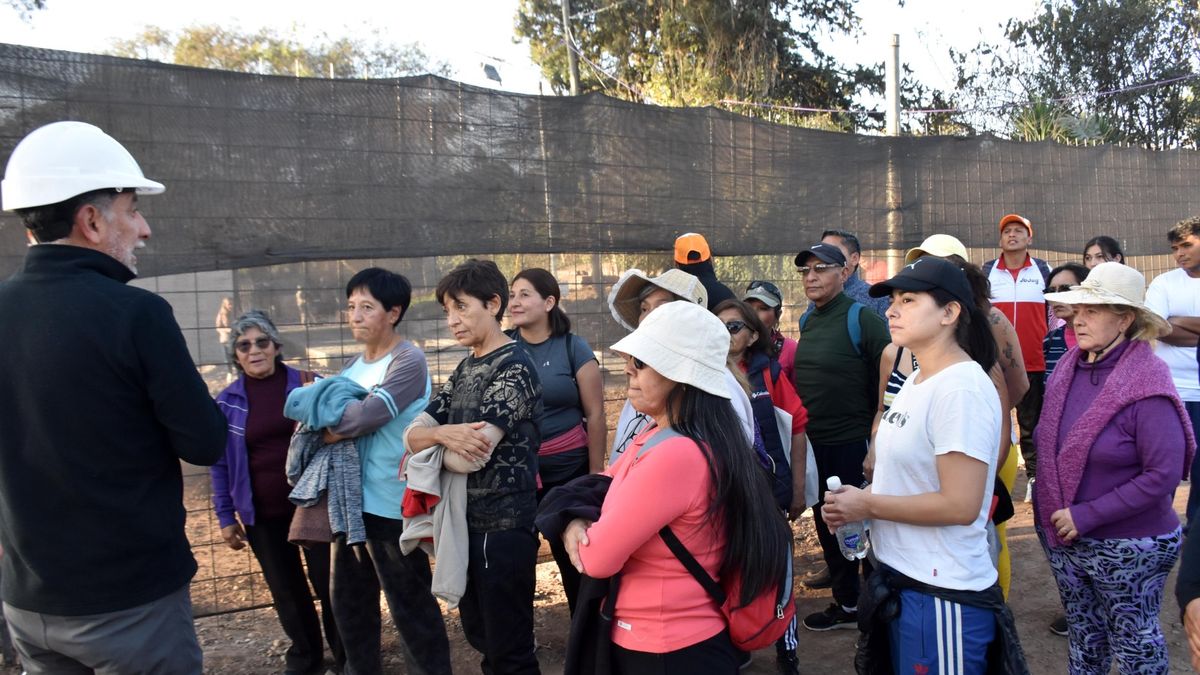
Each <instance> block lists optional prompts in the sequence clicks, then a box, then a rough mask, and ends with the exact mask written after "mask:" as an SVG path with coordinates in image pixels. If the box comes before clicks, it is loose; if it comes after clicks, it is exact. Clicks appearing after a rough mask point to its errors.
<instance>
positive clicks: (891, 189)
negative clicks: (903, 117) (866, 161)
mask: <svg viewBox="0 0 1200 675" xmlns="http://www.w3.org/2000/svg"><path fill="white" fill-rule="evenodd" d="M888 47H889V49H888V55H887V61H885V62H884V68H883V69H884V87H885V94H886V98H887V101H886V104H885V105H886V106H887V112H886V115H885V117H884V120H885V122H886V126H887V135H888V136H899V135H900V36H899V35H895V34H893V35H892V36H891V38H889V39H888ZM896 145H897V144H896V143H892V142H889V143H887V144H886V148H887V178H886V179H885V180H886V183H885V185H884V186H883V188H884V197H885V199H886V200H887V237H888V248H889V249H895V248H896V244H897V242H900V241H903V235H904V212H903V211H902V210H901V205H902V204H903V203H904V199H903V196H904V195H903V183H902V181H901V180H900V168H899V166H898V162H897V158H896V155H897V153H898V152H899V150H898V149H897V147H896ZM901 262H902V261H901V260H899V259H897V258H895V257H892V256H889V257H888V274H894V273H895V272H896V271H897V270H898V269H899V267H900V263H901Z"/></svg>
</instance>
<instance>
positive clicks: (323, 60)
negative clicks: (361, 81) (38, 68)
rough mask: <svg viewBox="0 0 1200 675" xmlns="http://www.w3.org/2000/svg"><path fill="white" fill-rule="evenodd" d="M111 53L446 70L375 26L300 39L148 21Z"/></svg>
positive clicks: (363, 72)
mask: <svg viewBox="0 0 1200 675" xmlns="http://www.w3.org/2000/svg"><path fill="white" fill-rule="evenodd" d="M110 53H111V54H113V55H115V56H125V57H129V58H138V59H151V60H155V61H163V62H166V63H175V64H179V65H185V66H197V67H200V68H216V69H220V70H234V71H240V72H248V73H261V74H264V75H295V76H298V77H330V76H332V77H342V78H350V77H362V78H386V77H400V76H404V75H414V74H418V73H425V72H430V73H433V74H435V75H442V76H449V75H450V74H451V69H450V67H449V65H448V64H446V63H434V62H431V61H430V59H429V57H428V56H427V55H426V54H425V52H424V51H423V50H422V49H421V46H420V45H419V44H417V43H413V44H408V45H396V44H394V43H391V42H387V41H386V40H384V39H383V38H382V37H381V35H380V33H379V32H375V33H374V34H373V36H372V38H371V39H367V40H364V39H351V38H345V37H342V38H331V37H330V36H328V35H322V36H321V37H319V38H318V39H317V40H316V41H314V42H313V43H311V44H304V43H302V42H301V41H300V39H299V38H297V37H296V36H295V34H294V31H293V34H292V35H281V34H279V33H278V32H276V31H275V30H273V29H270V28H262V29H259V30H258V31H256V32H253V33H249V32H242V31H240V30H238V29H231V28H223V27H221V26H217V25H212V24H210V25H198V26H191V27H189V28H185V29H183V30H182V31H179V32H178V33H176V32H172V31H168V30H165V29H163V28H159V27H157V26H147V27H146V28H145V29H143V30H142V32H141V33H139V34H137V35H135V36H133V37H131V38H128V39H123V40H115V41H113V43H112V49H111V51H110Z"/></svg>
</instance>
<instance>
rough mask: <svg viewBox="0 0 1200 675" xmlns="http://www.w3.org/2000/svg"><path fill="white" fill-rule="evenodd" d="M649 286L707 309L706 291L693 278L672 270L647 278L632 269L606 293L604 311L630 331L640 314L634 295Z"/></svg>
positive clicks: (643, 273) (640, 272)
mask: <svg viewBox="0 0 1200 675" xmlns="http://www.w3.org/2000/svg"><path fill="white" fill-rule="evenodd" d="M650 285H654V286H658V287H659V288H662V289H665V290H668V291H670V292H672V293H674V294H675V295H677V296H679V297H680V298H683V299H684V300H689V301H691V302H694V303H696V304H697V305H700V306H701V307H708V291H706V290H704V284H702V283H700V280H699V279H697V278H696V277H695V275H692V274H688V273H687V272H684V271H683V270H678V269H674V268H672V269H669V270H667V271H666V272H663V273H662V274H660V275H658V276H656V277H651V276H648V275H647V274H646V273H645V272H643V271H641V270H639V269H637V268H636V267H635V268H633V269H629V270H625V272H624V273H623V274H622V275H621V278H620V279H618V280H617V283H615V284H613V287H612V290H611V291H610V292H609V294H608V308H609V310H610V311H612V316H613V319H616V321H617V323H619V324H621V325H622V326H624V327H625V329H626V330H633V329H634V328H636V327H637V320H638V315H639V314H641V307H639V303H638V294H640V293H641V292H642V289H643V288H645V287H646V286H650ZM727 347H728V345H727Z"/></svg>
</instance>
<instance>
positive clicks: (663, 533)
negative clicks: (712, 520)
mask: <svg viewBox="0 0 1200 675" xmlns="http://www.w3.org/2000/svg"><path fill="white" fill-rule="evenodd" d="M658 536H660V537H662V540H663V543H665V544H666V545H667V548H669V549H671V553H674V554H675V557H676V558H678V559H679V562H681V563H683V566H684V567H685V568H687V571H688V572H691V573H692V576H693V577H695V579H696V581H698V582H700V585H701V586H703V587H704V590H706V591H708V594H709V596H711V597H712V599H713V600H714V601H716V603H717V606H718V607H720V606H722V605H724V604H725V589H723V588H721V585H720V584H718V583H717V582H716V581H715V580H713V578H712V577H711V576H709V575H708V572H706V571H705V570H704V567H703V566H702V565H701V564H700V561H699V560H696V558H695V557H693V556H692V554H691V552H690V551H688V550H687V547H686V546H684V545H683V542H681V541H679V537H676V536H675V533H674V532H673V531H671V526H670V525H663V527H662V529H661V530H659V531H658Z"/></svg>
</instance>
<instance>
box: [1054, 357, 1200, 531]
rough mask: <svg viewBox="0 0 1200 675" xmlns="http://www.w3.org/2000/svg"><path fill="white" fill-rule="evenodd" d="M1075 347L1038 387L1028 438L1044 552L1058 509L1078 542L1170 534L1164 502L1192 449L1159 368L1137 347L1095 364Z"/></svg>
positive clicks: (1172, 522) (1171, 516)
mask: <svg viewBox="0 0 1200 675" xmlns="http://www.w3.org/2000/svg"><path fill="white" fill-rule="evenodd" d="M1079 356H1080V351H1079V347H1074V348H1072V349H1071V350H1070V351H1068V352H1067V353H1066V355H1065V356H1063V357H1062V359H1061V360H1060V361H1059V365H1058V367H1057V368H1055V370H1054V374H1053V375H1052V376H1051V377H1050V380H1049V382H1048V383H1047V386H1046V394H1045V402H1044V404H1043V407H1042V416H1041V421H1040V422H1039V424H1038V427H1037V429H1036V430H1035V432H1034V440H1035V441H1036V442H1037V447H1038V451H1039V452H1038V455H1039V456H1040V457H1042V462H1041V463H1040V464H1039V466H1038V479H1037V483H1036V486H1035V490H1036V491H1037V494H1036V499H1035V501H1034V505H1035V507H1036V522H1037V523H1038V525H1040V526H1041V528H1042V531H1043V533H1044V534H1045V536H1046V539H1047V542H1048V543H1049V545H1050V546H1052V547H1056V548H1057V547H1059V546H1063V545H1064V542H1063V541H1062V539H1061V538H1060V537H1059V536H1058V532H1057V531H1056V530H1055V528H1054V526H1053V525H1052V524H1051V522H1050V516H1051V515H1052V514H1053V513H1054V512H1055V511H1057V510H1059V509H1062V508H1068V507H1069V508H1070V509H1071V518H1072V519H1073V520H1074V522H1075V528H1076V529H1077V530H1078V531H1079V534H1080V536H1084V537H1088V538H1093V539H1127V538H1136V537H1146V536H1156V535H1161V534H1167V533H1168V532H1170V531H1171V530H1172V529H1174V528H1175V527H1178V526H1179V518H1178V517H1177V516H1176V515H1175V512H1174V510H1173V508H1172V506H1171V495H1172V493H1173V492H1174V490H1175V487H1176V486H1178V485H1179V481H1180V480H1181V479H1183V478H1185V477H1187V472H1188V467H1190V466H1191V462H1192V455H1193V453H1194V452H1195V448H1196V441H1195V439H1194V437H1193V435H1192V430H1191V423H1190V421H1189V420H1188V418H1187V415H1186V413H1185V411H1184V409H1183V404H1182V403H1180V401H1179V396H1178V395H1177V394H1176V392H1175V385H1174V383H1173V382H1172V380H1171V374H1170V371H1169V369H1168V368H1167V364H1166V363H1164V362H1163V361H1162V359H1160V358H1158V357H1157V356H1155V355H1154V352H1153V350H1152V349H1151V347H1150V345H1149V344H1147V343H1145V342H1142V341H1140V340H1137V341H1132V342H1127V343H1125V344H1122V345H1119V346H1118V347H1117V348H1116V349H1114V350H1113V353H1112V354H1110V355H1109V356H1108V357H1107V358H1105V359H1104V360H1102V361H1100V362H1098V363H1096V364H1088V363H1083V362H1081V361H1080V358H1079Z"/></svg>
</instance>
